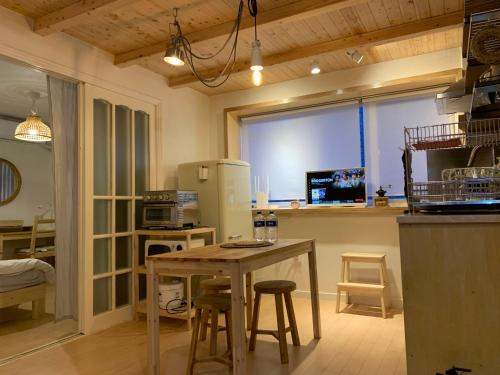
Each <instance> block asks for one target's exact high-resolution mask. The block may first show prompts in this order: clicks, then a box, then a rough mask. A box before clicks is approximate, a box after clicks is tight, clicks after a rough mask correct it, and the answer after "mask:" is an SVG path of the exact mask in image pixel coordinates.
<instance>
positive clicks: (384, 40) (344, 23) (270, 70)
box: [0, 0, 463, 94]
mask: <svg viewBox="0 0 500 375" xmlns="http://www.w3.org/2000/svg"><path fill="white" fill-rule="evenodd" d="M245 4H246V0H245ZM0 5H1V6H4V7H7V8H9V9H12V10H14V11H16V12H19V13H22V14H23V15H25V16H27V17H29V18H31V19H33V30H34V32H36V33H38V34H41V35H49V34H51V33H54V32H65V33H67V34H69V35H72V36H74V37H76V38H78V39H81V40H83V41H85V42H87V43H90V44H92V45H95V46H97V47H99V48H102V49H103V50H106V51H108V52H110V53H112V54H113V55H114V56H115V64H117V65H119V66H123V67H125V66H129V65H132V64H138V65H141V66H143V67H145V68H147V69H150V70H152V71H154V72H157V73H159V74H161V75H163V76H165V77H168V82H169V85H170V86H172V87H185V86H189V87H193V88H195V89H197V90H199V91H202V92H204V93H207V94H219V93H223V92H229V91H234V90H241V89H246V88H250V87H253V85H252V82H251V75H250V71H249V70H248V67H249V59H250V49H251V43H252V41H253V29H252V25H253V20H252V19H251V17H250V16H249V14H248V10H247V9H245V12H244V18H243V21H242V26H241V32H240V37H239V42H238V51H237V63H236V66H235V69H234V71H235V73H233V75H232V76H231V78H230V79H229V81H228V82H226V83H225V84H224V85H223V86H221V87H219V88H217V89H210V88H206V87H204V86H203V85H202V84H201V83H199V82H197V81H196V79H195V78H194V76H193V75H192V74H191V73H190V71H189V68H187V67H175V68H174V67H171V66H169V65H167V64H165V63H164V62H163V59H162V57H163V53H164V51H165V48H166V45H167V41H168V39H169V35H170V32H169V23H171V22H172V20H173V18H172V9H173V8H175V7H177V8H179V11H178V16H179V22H180V23H181V26H182V28H183V32H184V33H185V34H187V37H188V39H189V40H190V42H191V44H192V46H193V49H194V50H195V51H196V52H198V53H199V54H204V53H210V52H212V51H215V50H217V49H218V48H219V47H220V46H221V44H222V43H223V42H224V40H225V38H226V36H227V34H228V33H229V31H230V29H231V27H232V22H233V20H234V18H235V17H236V12H237V5H238V0H87V1H75V0H0ZM258 5H259V15H258V25H259V26H258V35H259V39H260V40H261V43H262V52H263V55H264V66H265V70H264V72H263V77H264V85H265V84H271V83H276V82H282V81H286V80H291V79H296V78H301V77H306V76H308V75H310V64H311V62H312V61H313V60H317V61H318V62H319V64H320V66H321V69H322V72H323V73H325V72H331V71H337V70H342V69H348V68H352V67H355V66H356V63H354V62H353V61H352V60H351V59H350V58H348V57H347V56H346V55H345V51H346V50H348V49H358V50H359V52H361V53H362V54H363V55H364V57H365V58H364V59H363V62H362V64H373V63H377V62H382V61H387V60H393V59H399V58H403V57H410V56H415V55H420V54H425V53H430V52H435V51H439V50H443V49H448V48H453V47H459V46H461V45H462V27H463V0H295V1H294V0H259V1H258ZM226 56H227V54H226V55H225V54H224V53H222V54H221V56H220V58H216V59H212V60H210V61H204V62H203V63H200V64H198V65H197V66H198V68H199V70H200V71H201V73H202V75H204V76H211V75H214V74H216V73H217V72H218V71H219V70H220V69H221V67H223V66H224V61H225V58H226Z"/></svg>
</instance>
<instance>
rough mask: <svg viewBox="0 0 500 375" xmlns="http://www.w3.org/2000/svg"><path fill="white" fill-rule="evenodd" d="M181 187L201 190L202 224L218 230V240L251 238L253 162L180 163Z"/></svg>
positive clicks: (225, 160)
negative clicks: (251, 170)
mask: <svg viewBox="0 0 500 375" xmlns="http://www.w3.org/2000/svg"><path fill="white" fill-rule="evenodd" d="M178 176H179V190H194V191H197V192H198V205H199V213H200V224H201V225H204V226H209V227H214V228H216V229H217V242H226V241H232V240H240V239H241V240H243V239H246V240H248V239H251V238H252V201H251V199H252V198H251V191H250V189H251V186H250V164H248V163H246V162H244V161H240V160H229V159H221V160H209V161H200V162H194V163H186V164H180V165H179V167H178Z"/></svg>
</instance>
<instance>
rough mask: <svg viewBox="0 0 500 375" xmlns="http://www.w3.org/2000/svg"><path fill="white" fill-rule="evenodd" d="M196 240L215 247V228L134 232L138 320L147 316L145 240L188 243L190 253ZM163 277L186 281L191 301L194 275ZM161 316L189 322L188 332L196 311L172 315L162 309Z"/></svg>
mask: <svg viewBox="0 0 500 375" xmlns="http://www.w3.org/2000/svg"><path fill="white" fill-rule="evenodd" d="M195 238H204V239H205V245H213V244H215V243H216V233H215V228H196V229H186V230H153V229H140V230H136V231H134V255H133V258H134V267H133V268H134V312H135V316H136V318H137V317H138V315H140V314H146V311H147V309H146V288H147V285H146V266H145V246H144V244H145V240H146V239H155V240H159V239H164V240H182V241H186V244H187V248H186V250H184V251H189V249H190V247H191V242H192V240H193V239H195ZM162 276H173V277H179V278H184V279H185V290H186V295H185V299H186V301H191V300H192V296H191V277H192V276H193V275H188V276H186V275H184V274H172V273H169V274H164V275H162ZM160 316H164V317H168V318H173V319H182V320H186V321H187V328H188V330H190V329H191V318H193V317H194V309H192V308H190V304H189V303H188V308H187V310H186V312H183V313H178V314H171V313H169V312H167V311H166V310H162V309H160Z"/></svg>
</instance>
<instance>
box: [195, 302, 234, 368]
mask: <svg viewBox="0 0 500 375" xmlns="http://www.w3.org/2000/svg"><path fill="white" fill-rule="evenodd" d="M194 307H195V309H196V313H195V316H194V327H193V332H192V334H191V347H190V349H189V357H188V366H187V371H186V374H187V375H192V374H193V369H194V364H195V363H199V362H209V361H215V362H219V363H223V364H225V365H228V366H229V367H232V365H233V363H232V361H231V295H230V294H229V293H221V294H207V295H204V296H201V297H199V298H197V299H196V300H195V301H194ZM208 310H209V311H211V314H212V324H213V322H215V324H217V321H218V317H219V313H224V317H225V321H226V340H227V351H226V353H225V354H224V355H222V356H217V355H216V353H217V332H218V329H215V330H213V329H212V332H211V333H212V334H211V337H210V356H208V357H204V358H196V348H197V346H198V337H199V333H200V327H201V316H202V312H204V311H208ZM214 332H215V335H214ZM212 353H213V354H212Z"/></svg>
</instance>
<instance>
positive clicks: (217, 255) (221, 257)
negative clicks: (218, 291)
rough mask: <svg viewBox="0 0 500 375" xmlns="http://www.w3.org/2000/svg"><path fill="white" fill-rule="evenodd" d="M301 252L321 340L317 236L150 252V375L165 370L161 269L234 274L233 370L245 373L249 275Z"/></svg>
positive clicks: (238, 374) (240, 374) (315, 328)
mask: <svg viewBox="0 0 500 375" xmlns="http://www.w3.org/2000/svg"><path fill="white" fill-rule="evenodd" d="M301 254H307V255H308V261H309V280H310V289H311V304H312V320H313V333H314V338H315V339H320V338H321V319H320V309H319V293H318V273H317V266H316V249H315V241H314V240H312V239H279V240H278V241H277V242H276V243H274V244H273V245H272V246H266V247H260V248H241V249H234V248H231V249H228V248H223V247H221V246H220V245H212V246H206V247H201V248H194V249H190V250H185V251H179V252H174V253H166V254H160V255H155V256H149V257H147V258H146V268H147V279H148V280H147V285H148V289H147V311H148V318H147V319H148V320H147V324H148V340H147V341H148V374H150V375H159V374H160V316H159V304H158V295H159V289H158V283H159V274H160V273H168V272H172V273H176V274H179V273H185V274H194V275H214V276H230V277H231V304H232V327H231V329H232V335H233V340H232V346H233V347H232V359H233V374H234V375H244V374H246V373H247V367H246V355H247V348H246V341H245V340H246V332H245V309H244V304H245V295H244V280H243V279H244V276H245V275H246V274H248V273H250V272H252V271H255V270H257V269H259V268H263V267H266V266H270V265H272V264H275V263H278V262H281V261H284V260H286V259H289V258H293V257H296V256H298V255H301ZM247 294H248V296H247V303H249V304H252V293H248V292H247ZM186 365H187V364H186Z"/></svg>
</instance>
